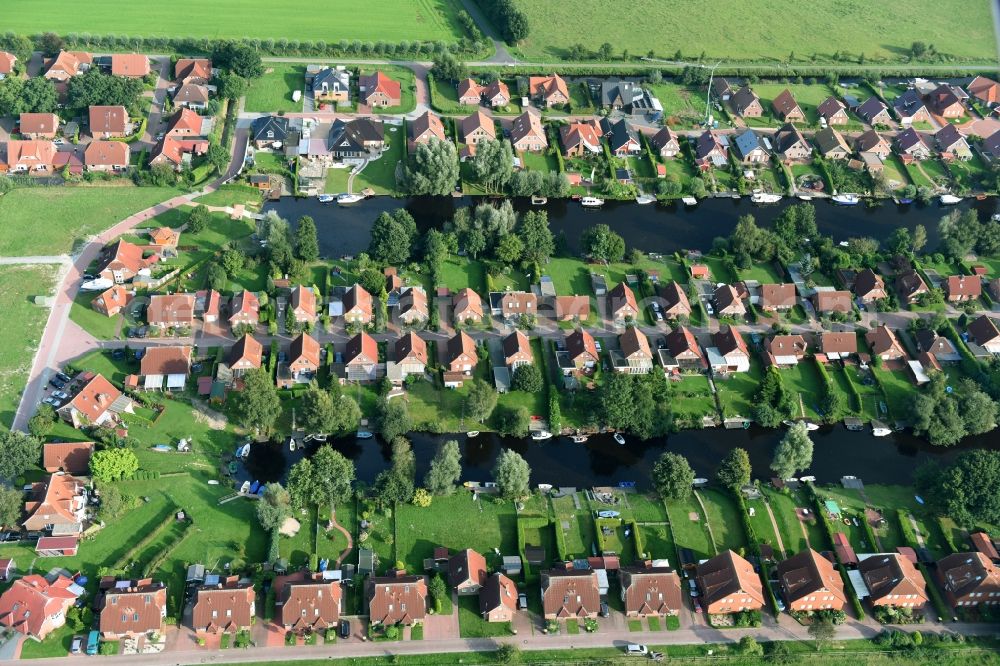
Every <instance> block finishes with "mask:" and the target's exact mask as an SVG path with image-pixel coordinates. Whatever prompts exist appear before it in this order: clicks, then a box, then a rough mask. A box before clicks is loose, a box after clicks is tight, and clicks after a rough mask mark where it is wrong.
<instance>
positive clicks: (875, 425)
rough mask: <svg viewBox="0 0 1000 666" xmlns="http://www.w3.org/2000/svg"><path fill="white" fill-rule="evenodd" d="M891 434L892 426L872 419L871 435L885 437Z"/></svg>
mask: <svg viewBox="0 0 1000 666" xmlns="http://www.w3.org/2000/svg"><path fill="white" fill-rule="evenodd" d="M891 434H892V428H890V427H889V426H888V425H887V424H885V423H882V422H881V421H876V420H874V419H873V420H872V435H874V436H875V437H886V436H888V435H891Z"/></svg>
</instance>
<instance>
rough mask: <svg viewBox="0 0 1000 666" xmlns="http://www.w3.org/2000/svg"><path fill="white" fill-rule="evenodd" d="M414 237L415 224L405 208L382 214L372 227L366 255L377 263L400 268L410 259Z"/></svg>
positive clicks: (415, 231) (415, 235) (415, 234)
mask: <svg viewBox="0 0 1000 666" xmlns="http://www.w3.org/2000/svg"><path fill="white" fill-rule="evenodd" d="M416 237H417V223H416V221H415V220H414V219H413V216H412V215H410V213H409V212H407V210H406V209H405V208H399V209H397V210H395V211H393V212H391V213H389V212H382V213H380V214H379V216H378V217H377V218H375V224H374V225H372V231H371V242H370V243H369V245H368V254H369V255H371V257H372V258H373V259H375V261H377V262H379V263H382V264H389V265H392V266H401V265H402V264H404V263H406V261H407V260H408V259H409V258H410V252H411V251H412V249H413V241H414V240H416Z"/></svg>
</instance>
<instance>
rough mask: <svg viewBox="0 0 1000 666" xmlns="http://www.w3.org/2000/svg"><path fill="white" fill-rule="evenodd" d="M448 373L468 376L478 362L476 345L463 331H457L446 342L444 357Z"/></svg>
mask: <svg viewBox="0 0 1000 666" xmlns="http://www.w3.org/2000/svg"><path fill="white" fill-rule="evenodd" d="M446 362H447V364H448V371H449V372H451V373H460V374H463V375H469V374H470V373H471V372H472V371H473V370H474V369H475V367H476V364H477V363H478V362H479V355H478V354H477V353H476V343H475V342H474V341H473V339H472V338H471V337H470V336H469V334H468V333H466V332H465V331H459V332H458V333H456V334H455V335H454V337H452V338H451V339H450V340H448V353H447V357H446Z"/></svg>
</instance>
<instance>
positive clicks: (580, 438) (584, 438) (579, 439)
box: [570, 435, 589, 444]
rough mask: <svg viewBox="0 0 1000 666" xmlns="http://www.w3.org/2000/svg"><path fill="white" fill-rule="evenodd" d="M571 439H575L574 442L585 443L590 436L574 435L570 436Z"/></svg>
mask: <svg viewBox="0 0 1000 666" xmlns="http://www.w3.org/2000/svg"><path fill="white" fill-rule="evenodd" d="M570 439H572V440H573V443H574V444H583V443H584V442H586V441H587V440H588V439H589V438H588V437H587V436H586V435H573V436H572V437H570Z"/></svg>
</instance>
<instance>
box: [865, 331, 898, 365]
mask: <svg viewBox="0 0 1000 666" xmlns="http://www.w3.org/2000/svg"><path fill="white" fill-rule="evenodd" d="M865 342H867V343H868V346H869V347H870V348H871V351H872V354H873V355H874V356H878V357H879V358H881V359H882V360H883V361H892V360H895V359H900V358H906V350H905V349H904V348H903V345H901V344H900V343H899V338H897V337H896V334H895V333H894V332H893V331H892V329H890V328H889V327H888V326H886V325H885V324H882V325H881V326H878V327H877V328H873V329H872V330H870V331H868V332H867V333H865Z"/></svg>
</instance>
